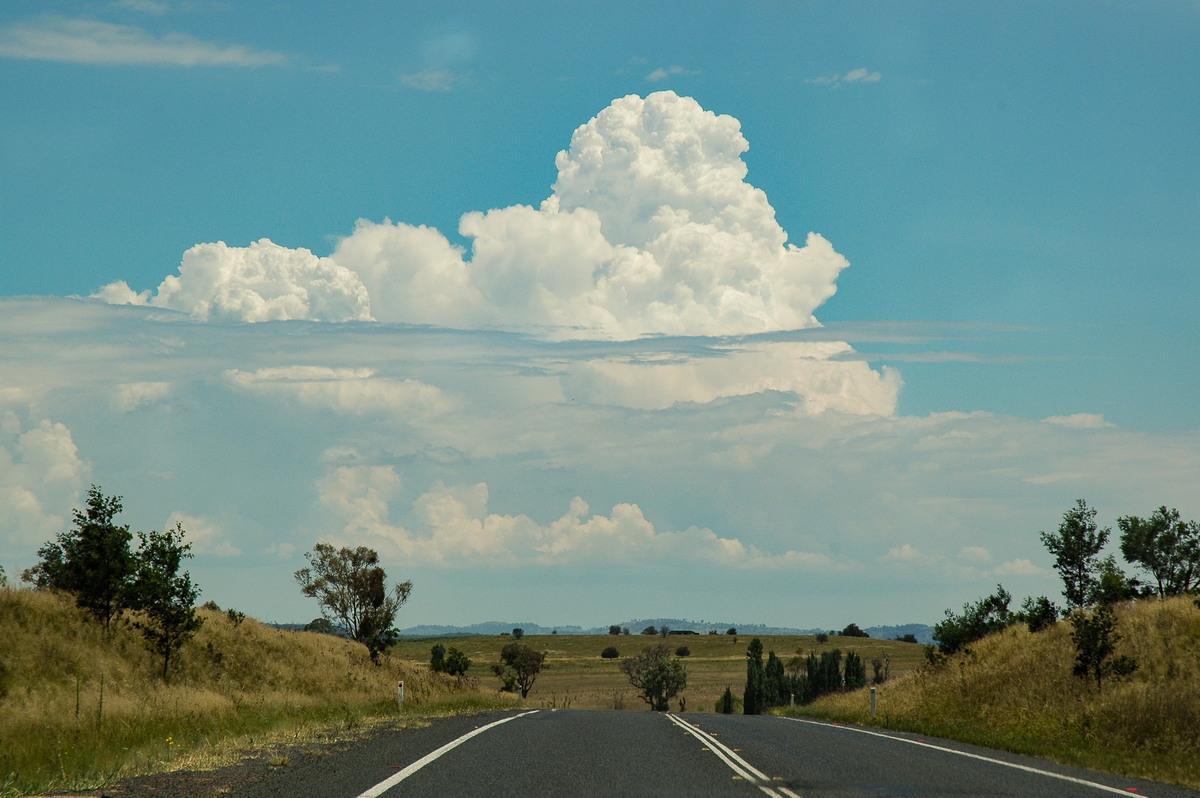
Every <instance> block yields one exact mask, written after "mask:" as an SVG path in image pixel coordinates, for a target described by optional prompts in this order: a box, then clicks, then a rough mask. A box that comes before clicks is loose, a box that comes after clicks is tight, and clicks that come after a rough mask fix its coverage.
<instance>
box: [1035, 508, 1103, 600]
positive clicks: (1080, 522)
mask: <svg viewBox="0 0 1200 798" xmlns="http://www.w3.org/2000/svg"><path fill="white" fill-rule="evenodd" d="M1110 532H1111V530H1110V529H1108V528H1107V527H1105V528H1104V529H1100V528H1099V527H1097V526H1096V511H1095V510H1094V509H1092V508H1090V507H1088V506H1087V502H1085V501H1084V500H1083V499H1078V500H1077V501H1076V502H1075V506H1074V507H1072V508H1071V509H1070V510H1068V511H1067V512H1066V513H1064V514H1063V520H1062V523H1061V524H1059V526H1058V532H1057V533H1054V534H1050V533H1047V532H1041V533H1039V534H1040V536H1041V539H1042V544H1043V545H1044V546H1045V547H1046V548H1047V550H1049V552H1050V553H1051V554H1053V555H1054V570H1056V571H1058V575H1059V576H1060V577H1061V578H1062V581H1063V597H1064V598H1066V600H1067V611H1068V612H1071V611H1073V610H1077V609H1079V608H1080V607H1083V606H1085V605H1086V604H1087V602H1088V598H1089V597H1090V596H1091V593H1092V590H1093V589H1094V588H1095V585H1096V568H1097V566H1098V560H1097V558H1098V556H1099V554H1100V551H1101V549H1103V548H1104V546H1105V544H1106V543H1108V536H1109V533H1110Z"/></svg>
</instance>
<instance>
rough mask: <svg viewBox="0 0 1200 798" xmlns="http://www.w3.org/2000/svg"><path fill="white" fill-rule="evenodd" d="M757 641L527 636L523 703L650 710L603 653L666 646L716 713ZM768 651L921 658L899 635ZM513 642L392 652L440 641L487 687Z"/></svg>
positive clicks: (779, 644)
mask: <svg viewBox="0 0 1200 798" xmlns="http://www.w3.org/2000/svg"><path fill="white" fill-rule="evenodd" d="M751 639H752V638H751V637H748V636H746V635H738V636H730V635H670V636H668V637H666V638H662V637H650V636H647V635H620V636H617V635H527V636H525V637H523V638H522V639H521V641H520V642H522V643H524V644H526V645H528V646H530V647H531V648H533V649H536V650H538V651H545V652H546V662H545V665H544V667H543V670H542V673H541V674H540V675H539V676H538V679H537V682H536V683H535V684H534V686H533V690H532V691H530V693H529V697H528V698H527V699H526V703H528V704H529V705H531V706H544V707H550V708H554V707H558V708H572V709H647V708H648V707H647V705H646V704H645V703H644V702H643V701H642V700H641V699H640V698H639V697H638V694H637V692H636V691H635V690H634V689H633V688H632V687H631V686H630V685H629V681H628V679H627V678H626V677H625V674H624V673H622V672H621V666H620V660H619V659H615V660H614V659H602V658H601V657H600V652H601V651H603V650H604V649H605V648H606V647H608V646H616V648H617V650H618V651H620V652H621V654H622V655H624V656H629V655H633V654H636V653H638V652H639V651H641V650H642V649H643V648H645V647H646V646H653V645H658V644H660V643H663V644H666V645H667V647H668V649H669V650H671V651H674V650H675V649H677V648H679V647H680V646H687V648H688V649H689V651H690V652H691V653H690V654H689V655H688V656H687V657H685V658H684V664H685V667H686V668H687V673H688V685H687V689H686V690H685V691H684V692H683V700H684V702H685V704H684V706H685V707H686V709H687V710H688V711H691V712H712V711H713V705H714V704H715V703H716V701H717V699H718V698H719V697H720V696H721V694H722V693H723V692H725V688H726V687H731V688H732V689H733V692H734V695H736V696H738V697H739V698H740V696H741V693H742V689H743V688H744V687H745V684H746V647H747V645H749V643H750V640H751ZM759 639H760V640H762V643H763V648H764V650H765V651H774V652H775V653H776V655H777V656H779V657H780V658H781V659H783V661H784V664H787V662H788V661H789V660H790V659H791V658H792V657H795V656H797V655H801V656H807V655H808V653H809V652H810V651H815V652H817V653H820V652H822V651H827V650H831V649H835V648H836V649H841V650H842V651H843V652H845V651H855V652H856V653H858V655H859V656H861V657H862V659H863V661H864V662H865V663H867V669H868V670H867V673H868V677H869V676H870V675H871V670H870V663H871V660H872V659H874V658H879V659H883V658H884V657H885V656H886V657H889V658H890V672H891V675H892V676H897V675H899V674H902V673H905V672H907V671H909V670H912V669H913V668H915V667H917V666H918V665H920V663H922V662H924V653H923V648H922V647H921V646H920V645H915V644H913V643H901V642H899V641H896V640H875V639H871V638H862V637H838V636H836V635H835V636H831V637H830V638H829V640H828V641H827V642H825V643H818V642H817V639H816V637H814V636H812V635H798V636H790V635H789V636H774V635H763V636H760V637H759ZM511 642H513V638H512V637H510V636H508V635H500V636H475V637H439V638H407V639H403V640H401V641H400V643H398V644H397V645H396V646H395V647H394V648H393V649H392V657H393V658H395V659H399V660H401V661H403V662H404V663H405V664H406V665H408V666H409V667H410V668H411V669H417V668H419V667H420V666H422V665H428V663H429V652H430V649H431V648H432V647H433V646H434V645H436V644H439V643H440V644H441V645H443V646H445V647H446V648H447V649H449V648H451V647H454V648H458V649H459V650H460V651H462V652H463V653H465V654H466V655H467V656H468V657H470V658H471V669H470V670H469V671H468V673H467V675H468V676H469V677H471V678H474V679H477V680H478V682H479V685H480V688H481V689H482V690H487V689H489V688H490V689H496V688H498V687H499V686H500V681H499V679H497V678H496V676H495V675H494V674H493V673H492V671H491V667H492V664H493V663H496V662H499V661H500V649H501V648H503V647H504V646H505V645H506V644H508V643H511Z"/></svg>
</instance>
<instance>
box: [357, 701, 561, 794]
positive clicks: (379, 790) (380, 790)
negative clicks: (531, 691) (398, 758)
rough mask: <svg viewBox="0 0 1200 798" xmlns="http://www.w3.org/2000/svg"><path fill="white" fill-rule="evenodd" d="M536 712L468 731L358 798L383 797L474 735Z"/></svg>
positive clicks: (514, 716) (533, 710)
mask: <svg viewBox="0 0 1200 798" xmlns="http://www.w3.org/2000/svg"><path fill="white" fill-rule="evenodd" d="M537 711H538V710H536V709H531V710H529V711H528V712H522V713H521V714H520V715H510V716H508V717H507V718H501V719H500V720H497V721H493V722H491V723H489V724H488V725H486V726H480V727H479V728H478V729H475V730H473V731H469V732H467V733H466V734H464V735H463V736H462V737H459V738H458V739H457V740H451V741H450V742H448V743H446V744H445V745H443V746H442V747H441V748H439V749H437V750H436V751H433V752H431V753H428V754H426V755H425V756H423V757H421V758H420V759H418V760H417V761H416V762H413V763H412V764H411V765H409V766H408V767H406V768H404V770H401V771H399V772H398V773H395V774H393V775H392V776H391V777H389V778H387V779H384V780H383V781H381V782H379V783H378V784H376V785H375V786H374V787H372V788H371V789H369V790H367V791H366V792H364V793H360V794H359V795H358V798H379V796H380V795H383V794H384V793H385V792H387V791H388V790H390V789H391V788H392V787H395V786H396V785H397V784H399V783H400V782H402V781H404V780H405V779H407V778H408V777H409V776H411V775H412V774H414V773H416V772H417V771H418V770H420V769H421V768H423V767H425V766H426V765H428V764H429V763H430V762H432V761H433V760H435V759H437V758H438V757H439V756H441V755H442V754H444V753H446V752H447V751H449V750H451V749H453V748H457V747H458V746H460V745H462V744H463V743H465V742H466V741H467V740H470V739H471V738H472V737H474V736H475V735H477V734H483V733H484V732H485V731H487V730H488V729H491V728H494V727H496V726H499V725H500V724H501V723H508V722H509V721H510V720H516V719H517V718H523V717H525V716H526V715H532V714H533V713H535V712H537Z"/></svg>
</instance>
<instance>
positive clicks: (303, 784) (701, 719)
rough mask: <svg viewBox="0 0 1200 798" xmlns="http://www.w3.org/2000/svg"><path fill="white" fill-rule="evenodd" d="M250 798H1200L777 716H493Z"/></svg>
mask: <svg viewBox="0 0 1200 798" xmlns="http://www.w3.org/2000/svg"><path fill="white" fill-rule="evenodd" d="M295 764H296V766H295V767H289V768H286V769H285V770H284V771H283V772H280V773H279V774H277V776H276V777H275V778H272V779H271V780H270V781H268V782H263V783H260V784H258V785H256V786H255V789H253V790H252V791H250V792H247V793H246V794H247V795H252V796H253V797H254V798H271V797H272V796H284V795H286V796H296V795H311V796H329V798H380V797H381V796H388V797H389V798H394V797H395V796H405V795H422V796H425V795H446V796H489V798H495V797H500V796H626V795H628V796H754V795H768V796H777V797H778V798H833V797H834V796H837V798H847V797H848V796H872V797H874V796H888V797H889V798H891V797H893V796H911V797H912V798H949V797H950V796H987V797H988V798H1097V796H1104V795H1113V794H1122V795H1131V794H1132V795H1138V796H1144V797H1148V798H1198V797H1200V792H1196V791H1192V790H1186V789H1182V788H1179V787H1172V786H1169V785H1163V784H1157V783H1154V782H1148V781H1142V780H1139V779H1128V778H1123V777H1118V776H1111V775H1108V774H1103V773H1096V772H1093V771H1087V770H1081V769H1078V768H1068V767H1063V766H1059V765H1055V764H1052V763H1048V762H1046V761H1044V760H1040V759H1034V758H1031V757H1021V756H1016V755H1012V754H1005V753H1000V752H996V751H991V750H988V749H983V748H977V747H973V746H967V745H963V744H960V743H953V742H948V741H944V740H935V739H925V738H920V737H918V736H915V735H911V734H902V733H897V732H887V731H881V730H878V729H867V728H863V727H852V726H842V725H835V724H828V723H816V722H812V721H803V720H797V719H789V718H780V717H774V716H744V715H710V714H703V715H702V714H683V715H680V714H675V713H670V714H657V713H651V712H600V711H586V710H567V711H552V710H533V711H529V712H526V713H491V714H488V715H483V716H473V717H470V718H451V719H447V720H445V721H439V722H437V723H434V724H433V725H432V726H430V727H428V728H426V729H417V730H405V731H397V732H386V733H383V734H380V735H378V736H376V737H374V738H372V739H370V740H365V741H362V742H360V743H357V744H355V745H354V746H353V747H350V748H347V749H346V750H342V751H338V752H334V753H330V754H327V755H324V756H321V757H316V758H313V759H311V760H306V761H304V762H303V763H301V762H297V763H295Z"/></svg>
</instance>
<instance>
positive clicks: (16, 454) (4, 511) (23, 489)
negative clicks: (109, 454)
mask: <svg viewBox="0 0 1200 798" xmlns="http://www.w3.org/2000/svg"><path fill="white" fill-rule="evenodd" d="M89 475H90V469H89V467H88V465H87V464H86V463H85V462H83V460H81V459H80V457H79V451H78V449H77V448H76V446H75V441H74V439H73V437H72V435H71V431H70V429H68V428H67V427H66V425H64V424H61V423H55V422H53V421H50V420H48V419H42V420H41V421H39V422H37V423H36V424H34V425H32V426H30V427H28V428H26V426H25V424H24V423H23V422H22V421H21V419H20V417H19V416H18V415H17V414H16V413H15V412H13V411H11V410H0V540H5V541H7V542H9V543H11V544H17V545H30V546H32V545H37V544H40V543H42V542H44V541H46V540H49V539H52V538H53V537H54V536H55V535H56V534H57V533H59V532H65V531H66V530H67V528H68V527H69V526H70V522H71V516H70V512H69V509H70V507H71V506H72V505H73V503H74V502H75V501H76V500H77V499H78V498H79V496H80V494H81V493H82V491H83V488H84V485H85V484H86V482H87V479H88V477H89Z"/></svg>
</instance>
